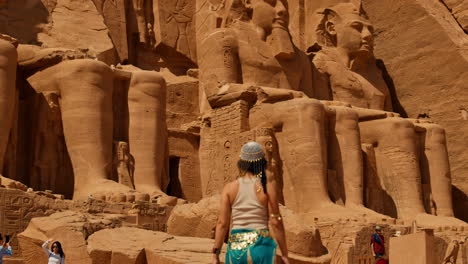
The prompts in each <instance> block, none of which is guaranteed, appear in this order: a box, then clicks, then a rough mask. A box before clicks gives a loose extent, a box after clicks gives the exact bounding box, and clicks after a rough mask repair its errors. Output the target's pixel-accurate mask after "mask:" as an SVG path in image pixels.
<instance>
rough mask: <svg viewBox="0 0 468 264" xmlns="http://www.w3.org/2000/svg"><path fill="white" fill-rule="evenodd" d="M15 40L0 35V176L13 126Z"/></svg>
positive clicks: (15, 63) (15, 62) (16, 59)
mask: <svg viewBox="0 0 468 264" xmlns="http://www.w3.org/2000/svg"><path fill="white" fill-rule="evenodd" d="M16 46H17V42H16V40H15V39H13V38H10V37H8V36H6V35H2V34H0V128H1V129H0V174H2V172H3V162H4V156H5V151H6V148H7V144H8V137H9V135H10V129H11V127H12V125H13V109H14V107H15V101H16V98H15V94H16V84H15V83H16V78H15V76H16V66H17V61H18V54H17V51H16Z"/></svg>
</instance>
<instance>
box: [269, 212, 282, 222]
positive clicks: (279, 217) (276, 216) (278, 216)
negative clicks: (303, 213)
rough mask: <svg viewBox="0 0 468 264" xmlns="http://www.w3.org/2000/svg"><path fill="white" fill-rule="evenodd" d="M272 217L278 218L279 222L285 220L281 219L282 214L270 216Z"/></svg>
mask: <svg viewBox="0 0 468 264" xmlns="http://www.w3.org/2000/svg"><path fill="white" fill-rule="evenodd" d="M270 217H273V218H276V219H278V221H281V220H283V218H282V217H281V214H279V213H278V214H270Z"/></svg>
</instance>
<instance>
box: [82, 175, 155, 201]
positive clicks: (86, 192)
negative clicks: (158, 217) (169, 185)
mask: <svg viewBox="0 0 468 264" xmlns="http://www.w3.org/2000/svg"><path fill="white" fill-rule="evenodd" d="M88 198H92V199H96V200H102V201H108V202H115V203H121V202H134V201H149V200H150V195H149V194H148V193H142V192H137V191H135V190H133V189H131V188H130V187H128V186H126V185H123V184H120V183H118V182H115V181H112V180H107V179H101V180H97V181H94V182H93V183H92V184H87V185H84V186H81V187H80V188H76V191H75V193H74V194H73V199H74V200H82V199H88Z"/></svg>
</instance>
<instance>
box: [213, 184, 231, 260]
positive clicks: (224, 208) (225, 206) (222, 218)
mask: <svg viewBox="0 0 468 264" xmlns="http://www.w3.org/2000/svg"><path fill="white" fill-rule="evenodd" d="M230 186H231V185H230V184H228V185H226V186H225V187H224V190H223V193H222V194H221V208H220V210H219V216H218V223H217V224H216V232H215V243H214V247H213V248H214V249H217V250H218V252H217V253H213V263H219V254H218V253H219V252H220V251H221V247H222V246H223V241H224V238H225V237H226V233H227V231H228V229H229V223H230V222H231V202H230V201H229V195H228V193H229V188H230Z"/></svg>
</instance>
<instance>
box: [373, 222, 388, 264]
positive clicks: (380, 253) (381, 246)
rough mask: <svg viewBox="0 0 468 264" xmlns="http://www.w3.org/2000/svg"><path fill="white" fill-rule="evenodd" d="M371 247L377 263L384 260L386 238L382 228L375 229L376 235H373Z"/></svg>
mask: <svg viewBox="0 0 468 264" xmlns="http://www.w3.org/2000/svg"><path fill="white" fill-rule="evenodd" d="M370 246H371V252H372V255H373V256H374V257H375V260H376V262H378V261H379V260H380V259H383V257H384V256H385V238H384V236H383V235H382V227H380V226H376V227H375V233H374V234H372V237H371V242H370Z"/></svg>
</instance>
